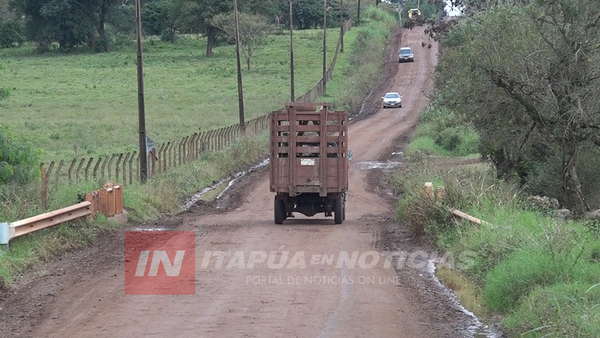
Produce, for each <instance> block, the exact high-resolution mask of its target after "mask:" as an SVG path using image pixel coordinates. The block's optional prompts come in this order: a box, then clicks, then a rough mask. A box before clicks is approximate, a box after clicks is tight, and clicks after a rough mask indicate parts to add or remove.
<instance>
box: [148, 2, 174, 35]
mask: <svg viewBox="0 0 600 338" xmlns="http://www.w3.org/2000/svg"><path fill="white" fill-rule="evenodd" d="M172 6H173V3H172V2H170V1H155V2H150V3H148V4H147V5H145V6H144V7H143V8H142V24H143V27H144V32H145V33H146V34H151V35H160V36H161V39H162V40H163V41H170V42H174V41H175V25H174V22H173V19H172V18H171V7H172Z"/></svg>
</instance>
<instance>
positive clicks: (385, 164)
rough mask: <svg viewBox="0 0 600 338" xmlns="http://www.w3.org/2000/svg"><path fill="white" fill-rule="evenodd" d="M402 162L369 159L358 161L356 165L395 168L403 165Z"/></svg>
mask: <svg viewBox="0 0 600 338" xmlns="http://www.w3.org/2000/svg"><path fill="white" fill-rule="evenodd" d="M401 165H402V163H400V162H396V161H388V162H377V161H367V162H356V163H354V166H355V167H356V168H358V169H365V170H366V169H394V168H397V167H399V166H401Z"/></svg>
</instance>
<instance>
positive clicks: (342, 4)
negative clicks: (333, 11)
mask: <svg viewBox="0 0 600 338" xmlns="http://www.w3.org/2000/svg"><path fill="white" fill-rule="evenodd" d="M340 52H342V53H343V52H344V0H340Z"/></svg>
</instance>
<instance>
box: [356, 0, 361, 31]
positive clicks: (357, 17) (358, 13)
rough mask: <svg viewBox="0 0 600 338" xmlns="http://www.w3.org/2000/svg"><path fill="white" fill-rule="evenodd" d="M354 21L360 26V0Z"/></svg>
mask: <svg viewBox="0 0 600 338" xmlns="http://www.w3.org/2000/svg"><path fill="white" fill-rule="evenodd" d="M356 21H357V22H358V24H359V25H360V0H358V12H357V14H356Z"/></svg>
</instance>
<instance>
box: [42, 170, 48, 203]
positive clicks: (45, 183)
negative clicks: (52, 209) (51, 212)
mask: <svg viewBox="0 0 600 338" xmlns="http://www.w3.org/2000/svg"><path fill="white" fill-rule="evenodd" d="M41 166H42V208H43V209H44V210H48V175H47V172H46V168H44V164H43V163H42V165H41Z"/></svg>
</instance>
